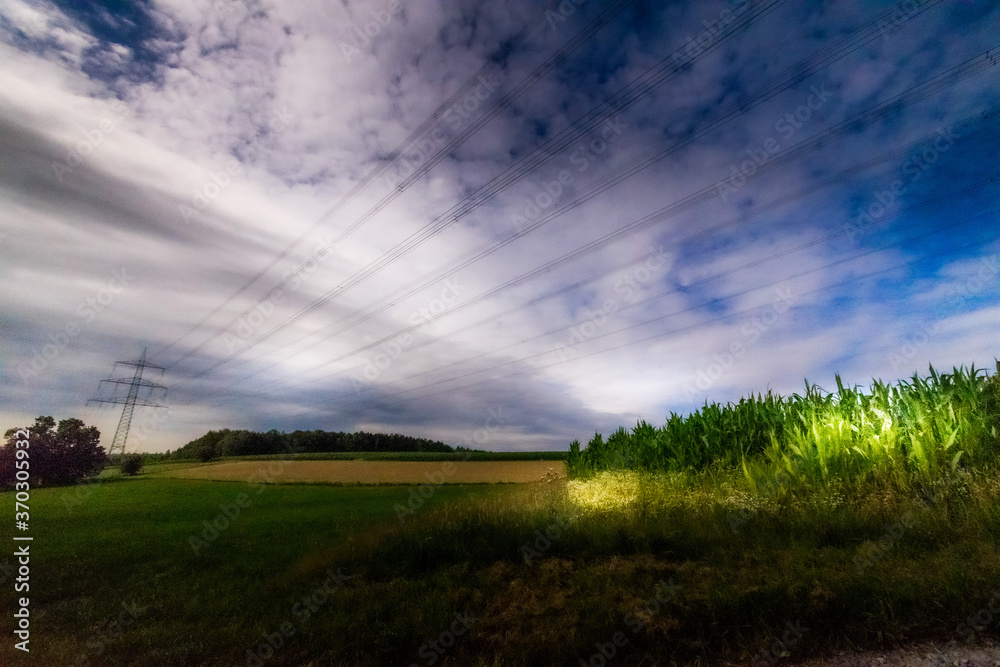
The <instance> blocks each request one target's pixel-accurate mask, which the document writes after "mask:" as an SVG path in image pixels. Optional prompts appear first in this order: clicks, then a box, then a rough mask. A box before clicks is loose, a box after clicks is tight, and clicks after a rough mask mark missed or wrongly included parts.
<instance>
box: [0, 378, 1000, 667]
mask: <svg viewBox="0 0 1000 667" xmlns="http://www.w3.org/2000/svg"><path fill="white" fill-rule="evenodd" d="M996 377H997V376H996V375H994V376H992V377H989V378H988V377H987V376H985V375H984V374H982V373H981V372H978V371H976V370H975V369H972V370H970V371H965V370H962V369H956V370H955V372H953V373H950V374H938V373H936V372H934V371H933V370H932V372H931V375H930V376H929V377H927V378H919V377H918V378H914V380H913V381H911V382H907V383H900V384H898V385H896V386H893V387H888V386H886V385H880V384H878V383H876V384H875V385H874V386H873V389H872V390H869V391H861V390H859V389H856V388H848V387H844V386H842V385H841V386H839V387H838V390H837V392H833V393H830V394H827V393H824V392H821V391H820V390H819V389H818V388H815V387H813V388H811V389H809V390H807V393H806V394H805V395H804V396H798V397H791V398H788V399H786V398H781V397H776V396H765V397H757V398H752V399H746V400H744V401H742V402H741V403H740V404H737V405H732V404H731V405H728V406H706V409H705V410H703V411H699V412H697V413H695V414H693V415H690V416H688V417H686V418H680V417H677V416H672V417H671V419H670V420H668V422H667V424H666V425H665V426H664V427H661V428H654V427H651V426H649V425H645V424H639V425H638V426H637V427H636V428H635V429H633V430H632V431H625V430H624V429H623V430H621V431H619V432H618V433H617V434H612V436H610V437H609V438H608V439H607V440H604V439H603V438H601V437H600V436H595V438H594V439H593V440H592V441H591V443H590V446H589V447H587V448H585V449H582V450H580V449H579V447H578V446H577V447H574V451H572V452H571V453H570V454H569V457H568V461H567V462H568V465H569V466H570V469H571V471H572V473H573V474H572V475H571V478H570V479H554V480H549V481H543V482H537V483H532V484H509V485H483V484H479V485H465V486H463V485H443V486H438V487H431V486H427V487H425V491H426V498H425V499H424V501H423V502H422V503H421V504H420V506H419V507H417V508H416V509H415V510H414V511H413V512H407V513H404V514H402V515H401V514H400V513H399V511H398V510H399V507H400V506H403V505H406V504H407V502H409V501H411V500H412V496H411V493H410V492H411V489H410V488H408V487H405V486H380V487H364V486H329V485H322V486H319V485H317V486H312V485H301V484H297V485H276V484H268V485H249V484H246V483H236V482H229V483H226V482H200V481H199V482H196V481H187V480H172V479H165V478H161V477H158V476H157V475H156V474H155V472H147V473H145V474H142V475H139V476H138V477H136V478H121V477H114V476H108V477H107V478H103V481H100V482H99V483H95V484H90V485H87V486H86V490H87V493H86V494H85V497H84V498H82V499H80V500H79V502H75V503H67V502H66V498H67V494H68V493H71V492H73V491H74V489H71V488H70V489H67V488H52V489H41V490H36V491H33V492H32V501H31V502H32V522H33V524H32V525H33V527H32V534H33V535H34V536H35V540H34V542H33V543H32V547H31V549H32V573H31V577H32V578H31V605H32V606H31V609H32V614H33V616H32V655H31V662H30V663H28V662H25V661H23V660H20V658H21V656H18V655H16V654H15V652H14V650H13V648H12V643H13V642H12V641H9V640H8V641H7V642H5V643H4V645H3V646H2V647H0V663H2V664H5V665H6V664H42V665H227V666H230V667H231V666H234V665H241V666H242V665H248V666H249V665H303V666H304V665H313V666H317V667H318V666H319V665H404V666H409V665H483V666H486V665H490V666H499V665H566V666H578V665H593V666H595V667H597V666H598V665H636V666H638V665H644V666H645V665H672V664H677V665H771V664H789V665H791V664H797V662H799V661H801V660H805V659H808V658H812V657H817V656H823V655H827V654H830V653H832V652H837V651H842V650H848V649H852V648H886V647H891V646H893V645H895V644H897V643H905V642H908V641H911V640H925V639H933V640H940V641H950V640H956V641H961V642H970V643H975V644H979V643H983V642H986V641H992V640H995V639H996V638H997V636H998V634H1000V632H998V627H1000V614H998V613H997V612H994V611H990V610H991V609H996V608H997V606H998V605H1000V467H998V456H997V454H998V450H1000V446H998V441H997V430H996V429H997V426H998V424H1000V421H998V407H997V381H996V379H995V378H996ZM171 465H173V464H171ZM153 469H155V467H151V468H150V470H153ZM3 498H4V503H5V504H6V506H7V507H9V508H10V511H13V494H10V493H6V494H3ZM400 516H402V519H400ZM2 565H4V562H3V561H2V559H0V566H2ZM0 577H6V579H7V581H6V582H5V584H4V587H3V599H4V606H5V608H10V607H11V606H12V605H13V598H14V595H13V593H12V591H11V586H10V583H9V576H8V575H4V574H0Z"/></svg>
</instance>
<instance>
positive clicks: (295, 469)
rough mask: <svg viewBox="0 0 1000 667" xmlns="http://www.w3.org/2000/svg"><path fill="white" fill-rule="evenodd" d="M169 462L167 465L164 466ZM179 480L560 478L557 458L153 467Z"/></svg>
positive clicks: (389, 481)
mask: <svg viewBox="0 0 1000 667" xmlns="http://www.w3.org/2000/svg"><path fill="white" fill-rule="evenodd" d="M166 465H169V464H166ZM153 470H154V473H153V474H157V475H165V476H169V477H179V478H184V479H210V480H218V481H250V480H252V481H255V482H256V481H259V482H268V483H281V484H289V483H311V484H323V483H327V484H441V483H445V484H506V483H512V482H522V483H523V482H537V481H540V480H542V479H543V478H544V477H545V475H546V474H548V475H549V476H552V475H558V476H565V464H564V463H563V462H562V461H458V462H452V461H386V460H383V461H308V460H307V461H298V460H296V461H282V460H264V461H233V462H221V463H207V464H201V465H192V466H170V467H169V468H163V469H162V470H161V469H160V468H159V467H155V468H154V469H153Z"/></svg>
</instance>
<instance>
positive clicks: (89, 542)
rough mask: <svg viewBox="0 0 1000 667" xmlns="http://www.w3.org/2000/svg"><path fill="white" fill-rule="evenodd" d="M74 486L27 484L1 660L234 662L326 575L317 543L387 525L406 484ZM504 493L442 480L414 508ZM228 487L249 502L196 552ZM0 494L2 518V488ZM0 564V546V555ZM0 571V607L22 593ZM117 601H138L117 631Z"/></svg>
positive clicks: (292, 659)
mask: <svg viewBox="0 0 1000 667" xmlns="http://www.w3.org/2000/svg"><path fill="white" fill-rule="evenodd" d="M81 489H84V490H85V491H86V492H87V493H88V495H86V497H85V498H84V499H82V501H81V502H80V503H79V504H72V503H68V502H67V498H72V497H76V496H75V494H76V492H77V489H76V488H72V487H71V488H52V489H38V490H34V491H32V494H31V505H30V506H31V530H30V533H29V534H30V535H32V536H33V537H34V540H33V541H32V542H31V581H30V586H31V589H30V592H29V593H28V594H27V595H28V597H29V598H30V601H31V614H32V626H31V630H32V634H31V637H32V641H31V645H30V646H31V654H30V663H29V662H25V661H24V660H23V659H22V658H23V654H22V653H21V652H20V651H16V650H15V649H13V647H12V644H13V641H12V640H11V639H10V637H8V639H7V640H5V641H4V642H3V643H2V644H0V664H3V665H15V664H34V665H71V664H81V665H82V664H89V665H103V664H108V665H175V666H176V665H202V664H205V665H215V664H219V665H234V664H245V662H246V657H245V652H246V650H247V649H249V648H251V646H253V645H255V643H256V642H258V641H259V640H261V638H262V636H263V635H264V634H265V633H268V632H273V631H274V629H275V628H277V627H279V626H280V624H281V623H282V622H286V621H292V622H293V623H296V627H299V624H298V623H297V621H298V620H299V619H300V617H297V616H295V615H294V614H292V612H291V608H292V606H293V604H294V602H295V601H296V599H298V598H301V597H302V596H303V595H306V594H309V593H312V592H313V591H314V590H315V589H316V588H317V586H319V585H320V584H321V583H322V581H323V579H325V578H326V575H325V574H323V570H325V568H326V566H327V564H324V563H322V562H321V561H319V560H317V558H316V554H320V553H322V552H324V551H327V550H329V549H330V548H331V547H332V546H333V545H337V544H344V543H346V542H347V541H349V540H351V539H352V538H353V537H356V536H358V535H359V534H363V533H365V532H366V531H369V530H372V529H374V528H375V527H377V526H379V525H383V524H389V525H393V524H394V525H395V526H399V525H400V522H399V520H398V519H397V516H396V513H395V512H394V506H395V505H397V504H400V503H402V504H406V503H407V502H408V491H409V490H408V488H406V487H350V488H337V487H330V486H281V485H249V484H246V483H219V482H203V481H187V480H171V479H154V478H149V477H140V478H138V479H109V481H105V482H102V483H99V484H93V485H88V486H85V487H81ZM503 492H504V490H503V488H502V487H500V488H495V487H488V486H476V487H462V486H457V485H455V486H444V487H440V488H436V489H435V492H434V494H433V495H432V496H431V497H430V498H429V499H427V500H424V505H423V506H422V507H420V508H419V510H418V511H419V512H425V511H430V509H431V508H433V507H435V506H437V505H439V504H441V503H445V502H449V501H457V500H461V499H464V498H466V497H468V496H469V495H471V494H477V495H482V494H491V493H503ZM240 494H246V500H248V501H249V503H248V505H247V506H246V507H243V508H240V515H239V516H237V517H236V518H235V519H233V520H231V521H229V525H228V527H225V529H224V530H222V531H220V532H218V536H217V537H216V538H215V539H214V540H212V541H208V540H205V544H206V546H204V547H203V548H201V549H200V553H197V554H196V553H195V551H194V550H193V549H192V546H191V544H190V539H191V537H192V536H195V537H198V538H201V539H204V531H205V526H204V522H205V521H209V522H212V521H215V520H216V519H218V517H219V516H220V515H221V513H222V509H221V508H220V505H221V506H228V508H229V510H230V513H231V514H233V513H234V511H233V507H234V506H236V507H238V498H239V496H240ZM0 497H2V498H3V506H4V507H5V508H7V509H8V510H9V516H11V517H12V516H13V511H14V507H13V505H14V494H13V493H4V494H0ZM244 504H247V503H244ZM70 506H71V508H70ZM217 525H220V526H221V525H225V522H224V521H222V520H219V521H218V524H217ZM10 551H11V552H13V547H11V549H10ZM304 563H308V564H309V566H308V567H307V568H306V569H305V570H304V569H303V564H304ZM11 564H13V559H12V558H11V557H10V556H9V555H8V556H4V557H0V565H11ZM329 565H332V563H330V564H329ZM316 568H319V570H318V571H314V570H315V569H316ZM0 578H3V579H4V585H3V587H2V591H3V592H2V595H0V599H2V600H3V608H4V609H5V610H11V609H13V608H14V601H15V600H16V598H17V597H20V595H24V594H23V593H21V594H15V593H14V591H13V585H12V577H9V576H3V577H0ZM123 603H126V604H135V605H138V607H139V608H143V607H144V608H145V610H144V611H143V612H141V613H140V614H139V615H138V618H137V619H136V620H135V621H134V622H133V623H132V624H131V625H129V626H128V627H127V628H126V629H125V631H124V632H123V633H121V635H120V636H116V635H117V634H118V633H117V632H116V626H115V625H113V623H114V622H115V621H116V619H118V617H119V615H120V614H121V612H122V611H123V608H122V604H123ZM11 613H12V612H11ZM314 618H319V615H318V614H316V615H314ZM332 618H336V615H333V616H332ZM125 620H128V619H125ZM311 620H312V619H310V621H311ZM109 624H112V625H109ZM6 625H7V624H5V626H6ZM316 625H317V627H319V626H320V624H316ZM308 626H309V623H305V624H302V627H301V628H300V629H301V630H303V633H304V631H305V630H308V629H309V628H308ZM325 637H326V640H328V641H332V639H331V637H330V635H325ZM109 638H113V639H109ZM315 650H316V646H315V645H311V644H310V643H309V642H308V641H306V642H300V643H298V644H297V646H295V647H292V646H290V647H289V648H288V649H287V651H283V655H282V656H281V659H280V660H279V661H278V662H276V663H271V664H301V663H300V662H298V661H299V658H302V657H303V656H304V655H306V654H307V653H308V652H311V651H315ZM81 656H82V657H81Z"/></svg>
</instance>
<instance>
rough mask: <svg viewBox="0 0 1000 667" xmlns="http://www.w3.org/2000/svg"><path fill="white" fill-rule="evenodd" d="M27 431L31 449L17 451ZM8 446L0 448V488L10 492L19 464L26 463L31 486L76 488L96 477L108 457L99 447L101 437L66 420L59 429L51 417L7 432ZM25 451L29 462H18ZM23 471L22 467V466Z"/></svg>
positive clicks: (72, 420) (80, 425) (91, 429)
mask: <svg viewBox="0 0 1000 667" xmlns="http://www.w3.org/2000/svg"><path fill="white" fill-rule="evenodd" d="M19 431H20V432H22V436H23V431H28V438H27V441H28V446H27V447H21V448H18V447H17V442H18V441H19V440H21V441H23V440H24V438H23V437H22V438H19V437H18V432H19ZM4 437H5V438H6V439H7V444H6V445H4V446H3V447H2V448H0V488H11V487H13V486H14V482H15V481H16V479H15V475H16V473H17V470H18V468H17V464H19V463H25V462H26V463H27V465H28V466H29V467H28V468H27V470H28V471H29V473H30V483H31V486H32V487H33V488H34V487H37V486H54V485H59V484H73V483H75V482H77V481H79V480H80V479H82V478H84V477H89V476H92V475H96V474H98V473H99V472H101V470H103V469H104V466H105V465H107V462H108V457H107V454H106V453H105V451H104V448H103V447H101V446H100V444H99V443H100V439H101V433H100V431H98V430H97V428H96V427H94V426H85V425H84V423H83V421H81V420H79V419H64V420H62V421H61V422H59V427H58V429H57V428H56V420H55V419H53V418H52V417H39V418H37V419H36V420H35V424H34V425H33V426H30V427H25V428H12V429H8V430H7V432H6V433H5V434H4ZM19 450H20V451H26V452H27V453H28V454H27V459H21V460H18V457H17V453H16V452H17V451H19ZM22 468H23V466H22Z"/></svg>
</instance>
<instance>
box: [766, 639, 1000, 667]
mask: <svg viewBox="0 0 1000 667" xmlns="http://www.w3.org/2000/svg"><path fill="white" fill-rule="evenodd" d="M786 664H787V665H789V667H793V666H794V667H1000V648H998V647H997V646H996V645H995V644H994V642H992V641H991V640H984V641H983V642H982V645H981V646H967V645H965V644H961V643H959V642H957V641H951V642H939V643H935V642H917V643H914V644H912V645H910V646H906V647H903V648H899V649H894V650H881V651H864V652H860V653H853V652H850V651H843V652H838V654H837V655H835V656H831V657H827V658H821V659H816V660H809V661H806V662H795V661H794V660H793V661H789V662H788V663H786Z"/></svg>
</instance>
